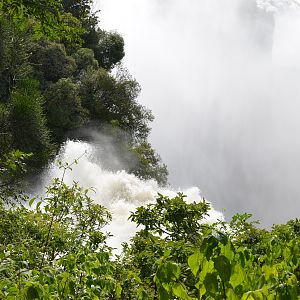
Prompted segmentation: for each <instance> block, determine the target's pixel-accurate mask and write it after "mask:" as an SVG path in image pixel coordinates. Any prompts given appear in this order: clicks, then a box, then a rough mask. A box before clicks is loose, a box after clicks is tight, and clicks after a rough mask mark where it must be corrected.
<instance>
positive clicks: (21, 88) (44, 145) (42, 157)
mask: <svg viewBox="0 0 300 300" xmlns="http://www.w3.org/2000/svg"><path fill="white" fill-rule="evenodd" d="M42 100H43V98H42V96H41V94H40V91H39V89H38V84H37V82H35V81H32V80H24V81H22V82H19V84H18V86H17V88H16V89H15V90H14V92H13V93H12V95H11V100H10V103H9V116H8V122H9V130H10V132H11V135H12V147H13V148H15V149H20V150H22V151H24V152H33V153H35V154H36V155H35V156H34V158H33V161H34V162H35V164H40V163H43V162H46V161H47V159H48V158H49V155H50V154H51V144H50V138H49V132H48V129H47V127H46V120H45V117H44V114H43V110H42Z"/></svg>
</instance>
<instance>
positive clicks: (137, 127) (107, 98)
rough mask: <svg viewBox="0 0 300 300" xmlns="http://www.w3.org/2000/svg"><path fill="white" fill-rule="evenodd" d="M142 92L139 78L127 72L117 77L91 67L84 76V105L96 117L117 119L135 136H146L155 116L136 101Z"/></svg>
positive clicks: (122, 127) (106, 121) (82, 82)
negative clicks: (135, 78)
mask: <svg viewBox="0 0 300 300" xmlns="http://www.w3.org/2000/svg"><path fill="white" fill-rule="evenodd" d="M139 92H140V87H139V85H138V83H137V82H136V81H135V80H133V79H131V78H128V76H127V75H125V74H124V76H118V77H117V78H114V77H113V76H111V75H110V74H109V73H107V72H106V71H105V70H104V69H101V68H100V69H99V70H97V71H93V70H89V71H88V72H87V73H86V74H85V75H84V76H83V77H82V79H81V86H80V96H81V99H82V105H83V106H84V107H85V108H87V109H88V110H89V111H90V114H91V117H92V118H94V119H96V120H98V121H100V122H102V123H106V124H111V122H113V123H114V124H117V125H118V126H119V127H120V128H121V129H122V130H124V131H125V132H128V133H129V134H130V135H131V136H132V138H134V139H145V138H146V137H147V136H148V134H149V131H150V130H149V127H148V123H149V122H150V121H152V120H153V116H152V114H151V112H150V111H149V110H147V109H146V108H144V107H143V106H142V105H140V104H138V103H137V102H136V97H137V96H138V94H139Z"/></svg>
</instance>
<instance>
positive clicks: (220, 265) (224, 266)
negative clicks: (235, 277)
mask: <svg viewBox="0 0 300 300" xmlns="http://www.w3.org/2000/svg"><path fill="white" fill-rule="evenodd" d="M214 266H215V268H216V270H217V272H218V275H219V276H220V277H221V279H222V280H223V281H224V282H227V281H229V279H230V275H231V265H230V262H229V260H228V258H227V257H226V256H224V255H220V256H218V257H217V258H215V259H214Z"/></svg>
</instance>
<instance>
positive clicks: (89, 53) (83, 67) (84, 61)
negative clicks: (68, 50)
mask: <svg viewBox="0 0 300 300" xmlns="http://www.w3.org/2000/svg"><path fill="white" fill-rule="evenodd" d="M72 57H73V58H74V59H75V62H76V66H77V68H76V77H77V78H78V79H79V78H81V77H82V76H83V75H84V74H85V73H86V72H87V71H88V70H89V69H93V70H97V69H98V68H99V65H98V62H97V60H96V59H95V55H94V52H93V50H91V49H88V48H80V49H78V51H77V52H76V53H74V54H73V55H72Z"/></svg>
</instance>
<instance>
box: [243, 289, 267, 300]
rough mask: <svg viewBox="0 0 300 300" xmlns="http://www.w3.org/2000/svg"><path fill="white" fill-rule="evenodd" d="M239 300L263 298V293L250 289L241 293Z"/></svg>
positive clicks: (259, 299)
mask: <svg viewBox="0 0 300 300" xmlns="http://www.w3.org/2000/svg"><path fill="white" fill-rule="evenodd" d="M241 300H264V295H263V294H262V292H261V291H250V292H247V293H245V294H243V296H242V299H241Z"/></svg>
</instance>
